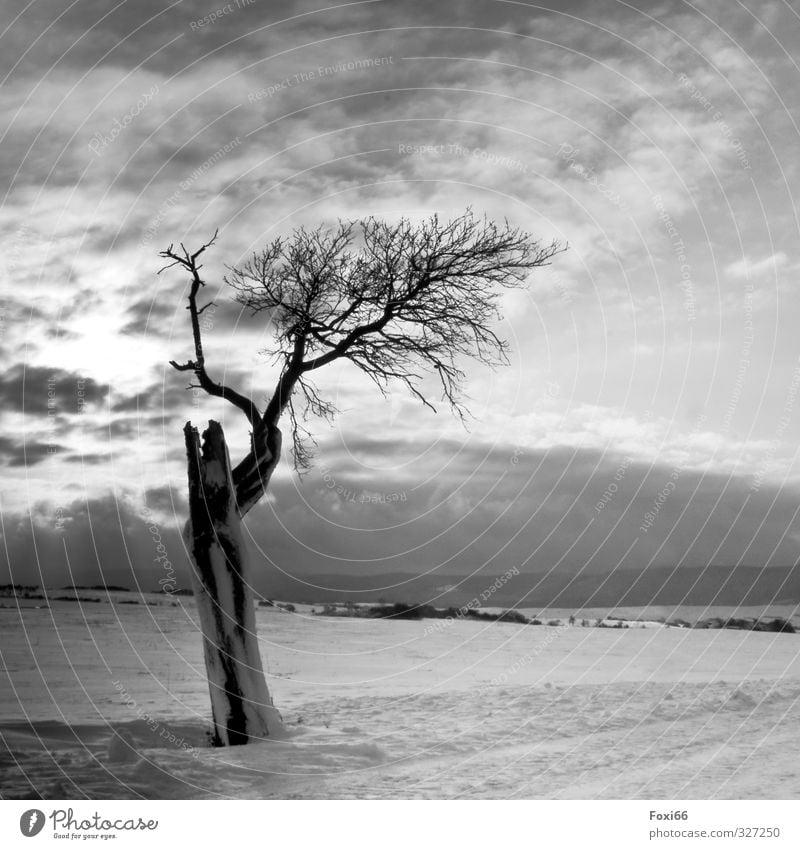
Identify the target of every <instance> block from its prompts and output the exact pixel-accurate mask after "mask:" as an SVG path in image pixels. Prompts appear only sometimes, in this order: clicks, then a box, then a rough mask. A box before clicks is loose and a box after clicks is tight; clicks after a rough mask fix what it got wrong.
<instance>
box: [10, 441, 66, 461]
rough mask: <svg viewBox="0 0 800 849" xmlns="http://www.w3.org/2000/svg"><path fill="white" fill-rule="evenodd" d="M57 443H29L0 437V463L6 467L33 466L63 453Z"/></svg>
mask: <svg viewBox="0 0 800 849" xmlns="http://www.w3.org/2000/svg"><path fill="white" fill-rule="evenodd" d="M63 450H64V446H63V445H58V444H57V443H44V442H31V441H24V440H16V439H12V438H10V437H7V436H0V462H2V463H3V464H4V465H6V466H34V465H36V464H37V463H41V462H42V461H43V460H46V459H47V458H48V457H52V456H53V455H54V454H55V453H57V452H59V451H63Z"/></svg>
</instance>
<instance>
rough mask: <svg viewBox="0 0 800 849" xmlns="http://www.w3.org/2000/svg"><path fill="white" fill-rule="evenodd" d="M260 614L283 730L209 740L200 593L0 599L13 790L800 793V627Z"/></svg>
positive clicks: (6, 783)
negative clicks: (160, 599)
mask: <svg viewBox="0 0 800 849" xmlns="http://www.w3.org/2000/svg"><path fill="white" fill-rule="evenodd" d="M6 603H9V602H8V601H6ZM10 603H11V604H12V605H13V604H14V602H13V601H11V602H10ZM257 615H258V622H259V629H260V637H261V643H262V654H263V656H264V659H265V666H266V668H267V672H268V676H269V682H270V687H271V690H272V693H273V696H274V699H275V703H276V705H277V706H278V707H279V709H280V710H281V711H282V713H283V716H284V719H285V721H286V723H287V736H286V738H285V739H282V740H279V741H275V740H273V741H268V742H264V743H259V744H256V745H252V746H246V747H240V748H235V749H210V748H207V746H206V732H207V729H208V728H209V714H208V693H207V690H206V685H205V682H204V679H203V665H202V659H201V651H200V640H199V637H198V634H197V630H196V626H195V621H194V607H193V603H192V600H191V599H186V600H184V603H183V604H181V605H180V606H178V607H169V606H164V605H163V604H162V605H159V606H150V607H148V606H144V605H122V604H114V605H111V604H107V603H102V604H77V603H70V602H54V603H53V605H52V608H51V609H33V608H28V609H25V610H23V611H21V612H19V611H17V610H16V609H15V608H13V607H10V608H5V609H0V661H1V663H0V732H1V733H2V740H3V741H4V747H3V748H0V796H2V797H3V798H21V797H22V798H25V797H34V798H35V797H37V796H38V795H40V796H42V797H44V798H49V799H75V798H83V797H89V798H138V797H147V798H165V799H168V798H220V797H237V798H268V797H278V798H454V797H458V798H465V797H468V798H541V797H545V798H573V799H574V798H767V799H769V798H797V797H800V763H799V762H798V758H797V746H796V740H797V728H798V725H800V635H791V634H774V633H754V632H745V631H729V630H716V631H710V630H690V629H678V628H663V627H647V628H638V627H635V628H630V629H619V630H617V629H598V628H580V627H573V628H569V627H549V626H538V627H535V626H520V625H514V624H505V623H491V622H487V623H483V622H470V621H456V622H452V623H448V622H445V621H443V620H422V621H410V622H409V621H385V620H371V619H348V618H328V617H320V616H312V615H310V609H309V608H308V607H302V606H299V607H298V611H297V613H294V614H292V613H287V612H284V611H279V610H275V609H270V608H261V609H259V611H258V614H257ZM704 615H706V614H704ZM643 618H645V617H643ZM695 618H697V617H695ZM118 732H119V733H120V734H121V735H122V737H124V738H126V739H127V740H129V741H131V742H132V743H133V745H134V747H135V749H136V752H137V753H138V754H135V755H133V756H131V752H130V749H129V748H128V746H126V745H124V744H121V742H120V740H119V739H117V733H118ZM115 739H116V742H113V740H115Z"/></svg>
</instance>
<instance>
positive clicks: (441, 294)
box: [162, 211, 561, 468]
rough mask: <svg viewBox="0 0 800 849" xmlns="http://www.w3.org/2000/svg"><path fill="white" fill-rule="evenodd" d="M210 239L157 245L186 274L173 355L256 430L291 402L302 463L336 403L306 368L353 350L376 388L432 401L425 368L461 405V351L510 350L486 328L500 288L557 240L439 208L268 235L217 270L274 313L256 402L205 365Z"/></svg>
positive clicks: (446, 397)
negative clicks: (181, 340)
mask: <svg viewBox="0 0 800 849" xmlns="http://www.w3.org/2000/svg"><path fill="white" fill-rule="evenodd" d="M215 239H216V234H215V237H214V238H213V239H212V240H211V241H210V242H209V243H208V244H206V245H203V246H202V247H201V248H200V250H199V251H197V252H195V253H194V254H189V253H188V251H186V249H185V248H183V246H181V247H182V252H181V253H177V252H175V251H174V250H173V247H172V246H170V248H169V249H168V250H167V251H165V252H163V253H162V256H164V257H166V258H168V259H170V260H171V261H172V262H171V263H170V265H175V264H177V265H181V266H183V267H184V268H186V269H187V271H189V273H190V274H191V275H192V289H191V291H190V294H189V310H190V313H191V315H192V328H193V331H194V343H195V358H194V360H191V361H189V362H187V363H185V364H182V365H179V364H178V363H176V362H172V365H173V366H174V367H175V368H177V369H179V370H181V371H192V372H194V373H195V375H196V376H197V379H198V383H199V387H200V388H202V389H204V390H205V391H206V392H208V393H209V394H211V395H215V396H218V397H221V398H224V399H225V400H227V401H230V402H231V403H232V404H234V405H235V406H236V407H238V408H239V409H241V410H242V412H244V414H245V415H246V416H247V418H248V419H249V421H250V423H251V425H252V426H253V427H254V428H255V429H257V430H262V431H269V430H270V428H274V427H277V424H278V421H279V419H280V416H281V414H282V413H283V411H284V410H286V409H287V408H288V412H289V414H290V417H291V424H292V428H291V431H292V437H293V447H294V459H295V464H296V465H297V466H299V467H301V468H302V467H305V466H307V465H308V462H309V459H310V452H309V451H308V447H307V444H306V442H305V438H307V437H308V436H309V434H308V432H307V431H306V430H305V429H304V427H303V425H302V422H303V421H305V420H306V419H307V418H308V417H309V416H311V417H315V416H322V417H326V418H327V417H330V416H331V415H333V414H334V413H335V409H334V407H333V405H332V404H331V403H330V402H329V401H327V400H325V399H323V398H322V397H321V396H320V394H319V393H318V391H317V389H316V387H315V385H314V382H313V380H312V373H313V372H315V371H316V370H318V369H320V368H322V367H323V366H325V365H328V364H329V363H331V362H333V361H334V360H338V359H345V360H349V361H350V362H351V363H353V365H355V366H356V367H357V368H359V369H361V371H363V372H364V373H365V374H366V375H367V376H368V377H370V378H371V379H372V380H373V381H374V382H375V383H376V384H377V386H378V388H379V389H380V391H381V392H384V393H385V392H386V391H387V387H388V385H389V383H390V382H391V381H398V382H399V383H401V384H404V385H405V386H406V387H407V389H408V390H409V391H410V392H411V393H412V394H413V395H415V396H416V397H417V398H419V400H420V401H421V402H422V403H424V404H426V405H427V406H428V407H431V408H432V409H434V403H433V402H432V400H431V398H429V397H428V396H426V395H425V394H423V392H422V390H421V388H420V387H421V384H422V381H423V378H424V377H425V375H426V374H436V375H437V376H438V379H439V382H440V385H441V396H442V399H443V401H445V402H446V403H447V404H448V405H449V406H450V407H451V408H452V409H453V410H454V411H455V412H456V413H457V414H458V415H459V416H463V415H464V413H465V409H464V407H463V405H462V390H463V380H464V372H463V370H462V368H461V366H460V365H459V360H460V359H461V358H463V357H470V358H473V359H476V360H479V361H480V362H482V363H485V364H487V365H491V366H495V365H499V364H502V363H504V362H505V361H506V352H507V343H506V342H505V341H504V340H503V339H501V338H499V337H498V335H497V333H496V331H495V329H494V326H495V324H496V322H497V321H498V320H499V318H500V313H499V311H498V298H499V296H500V292H501V290H502V289H509V288H515V287H520V286H522V285H523V284H524V283H525V280H526V278H527V277H528V274H529V273H530V271H531V270H532V269H534V268H537V267H539V266H543V265H547V264H549V261H550V259H551V258H552V257H553V256H554V255H555V254H556V253H557V252H558V251H559V250H560V249H561V248H560V247H559V246H558V245H557V244H556V243H551V244H547V245H544V246H543V245H540V244H539V243H538V242H536V241H534V240H533V239H532V237H531V236H530V235H529V234H528V233H526V232H524V231H522V230H520V229H519V228H515V227H511V226H509V224H508V222H504V225H503V226H499V225H497V224H495V223H494V222H491V221H488V220H486V219H477V218H475V216H474V215H473V214H472V213H471V212H469V211H468V212H466V213H465V214H464V215H461V216H459V217H458V218H456V219H454V220H452V221H450V222H448V223H442V222H440V220H439V218H438V216H435V215H434V216H433V217H431V218H429V219H427V220H426V221H423V222H422V223H421V224H413V223H412V222H411V221H409V220H407V219H401V220H400V221H398V222H396V223H387V222H385V221H381V220H378V219H375V218H367V219H363V220H361V221H358V222H347V223H344V222H340V223H339V224H338V225H337V226H336V227H334V228H333V229H326V228H323V227H319V228H316V229H313V230H307V229H305V228H300V229H298V230H296V231H295V232H294V233H293V235H292V237H291V238H290V239H282V238H277V239H275V240H274V241H273V242H271V243H270V244H269V245H268V246H267V247H266V248H264V249H263V250H261V251H259V252H257V253H255V254H254V255H253V256H252V257H251V258H250V259H249V260H248V261H247V262H245V263H244V264H243V265H240V266H237V267H235V268H230V269H229V273H228V275H227V276H226V278H225V280H226V282H227V283H228V284H229V285H230V286H231V287H232V288H233V289H234V290H235V292H236V300H237V301H238V303H239V304H241V305H242V306H243V307H244V308H246V309H247V310H248V311H249V312H250V313H251V314H257V313H262V312H263V313H266V314H267V315H268V317H269V320H270V323H271V325H272V329H273V343H272V345H271V346H270V348H269V349H267V351H265V353H267V354H268V355H270V356H271V357H272V358H273V360H274V361H275V362H277V364H279V366H280V377H279V379H278V381H277V384H276V386H275V389H274V391H273V393H272V395H271V398H270V401H269V403H268V404H267V406H266V409H265V410H263V411H261V410H259V408H258V407H257V406H256V404H255V403H254V402H253V401H252V400H251V399H249V398H247V397H245V396H244V395H242V394H241V393H239V392H236V391H235V390H234V389H232V388H231V387H230V386H228V385H223V384H220V383H217V382H215V381H214V380H212V379H211V378H210V377H209V375H208V372H207V370H206V365H205V359H204V356H203V350H202V340H201V337H200V321H199V316H200V314H201V313H202V311H203V309H205V306H204V307H199V306H198V304H197V295H198V292H199V289H200V287H202V286H203V285H204V283H203V281H202V280H201V278H200V275H199V270H200V268H201V266H200V265H199V264H198V262H197V260H198V258H199V257H200V255H201V254H202V253H203V252H204V251H205V250H206V249H207V248H208V247H210V246H211V245H212V244H213V243H214V241H215ZM167 267H169V266H167ZM206 306H208V305H206ZM295 392H296V393H297V394H296V398H293V393H295ZM298 400H299V404H298V403H297V401H298Z"/></svg>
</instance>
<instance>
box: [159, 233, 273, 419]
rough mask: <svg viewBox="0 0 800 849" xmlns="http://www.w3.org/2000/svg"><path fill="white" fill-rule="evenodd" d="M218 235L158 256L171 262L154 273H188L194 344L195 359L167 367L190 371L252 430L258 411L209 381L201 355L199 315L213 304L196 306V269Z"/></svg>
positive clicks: (198, 282)
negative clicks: (192, 248) (191, 248)
mask: <svg viewBox="0 0 800 849" xmlns="http://www.w3.org/2000/svg"><path fill="white" fill-rule="evenodd" d="M218 233H219V231H215V233H214V235H213V236H212V238H211V239H210V240H209V241H208V242H206V243H205V244H204V245H202V246H201V247H200V249H199V250H197V251H195V252H194V253H192V254H190V253H189V251H188V250H187V249H186V247H185V246H184V245H183V244H181V251H182V253H178V252H177V251H175V249H174V247H173V245H170V246H169V247H168V248H167V250H165V251H162V252H161V253H160V254H159V256H161V257H163V258H164V259H169V260H172V262H170V263H168V264H167V265H165V266H164V267H163V268H162V269H161V270H160V271H159V272H158V273H159V274H161V272H163V271H166V270H167V269H168V268H174V267H175V266H180V267H181V268H183V269H185V270H186V271H188V272H189V274H190V276H191V285H190V287H189V295H188V302H189V303H188V305H187V307H186V308H187V309H188V310H189V315H190V317H191V322H192V338H193V340H194V354H195V359H194V360H189V361H188V362H186V363H184V364H183V365H180V364H178V363H177V362H176V361H175V360H170V365H171V366H172V367H173V368H174V369H176V370H177V371H193V372H194V373H195V375H196V377H197V380H198V382H199V386H200V388H201V389H203V390H204V391H205V392H207V393H208V394H209V395H213V396H215V397H217V398H223V399H224V400H225V401H228V402H229V403H231V404H233V406H234V407H237V408H238V409H239V410H241V411H242V412H243V413H244V414H245V416H247V419H248V421H249V422H250V424H251V425H253V427H255V426H256V425H257V424H258V422H259V420H260V418H261V414H260V413H259V410H258V407H256V405H255V404H254V403H253V402H252V401H251V400H250V399H249V398H247V397H246V396H245V395H242V394H241V393H239V392H237V391H236V390H235V389H232V388H231V387H230V386H225V385H224V384H221V383H217V382H216V381H214V380H212V379H211V378H210V377H209V375H208V372H207V371H206V364H205V355H204V353H203V339H202V334H201V329H200V316H201V315H202V314H203V312H204V311H205V310H207V309H208V307H209V306H211V305H212V304H213V303H214V302H213V301H209V303H207V304H205V306H203V307H200V308H199V309H198V306H197V295H198V293H199V291H200V289H201V288H202V287H203V286H205V283H204V282H203V280H202V279H201V277H200V269H201V268H202V265H199V264H198V262H197V260H198V259H199V257H200V256H202V254H203V253H204V252H205V250H206V249H207V248H210V247H211V246H212V245H213V244H214V242H215V241H216V240H217V235H218Z"/></svg>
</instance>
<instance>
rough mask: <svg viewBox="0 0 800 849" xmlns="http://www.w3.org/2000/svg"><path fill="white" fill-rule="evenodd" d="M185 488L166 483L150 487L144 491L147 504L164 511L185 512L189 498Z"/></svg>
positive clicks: (168, 512)
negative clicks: (177, 487)
mask: <svg viewBox="0 0 800 849" xmlns="http://www.w3.org/2000/svg"><path fill="white" fill-rule="evenodd" d="M184 489H185V487H184V488H183V489H176V488H175V487H172V486H169V485H165V486H158V487H153V488H151V489H148V490H146V491H145V493H144V500H145V504H146V505H147V506H148V507H149V508H151V509H152V510H159V511H161V512H162V513H167V514H170V513H175V512H183V511H185V510H186V505H187V503H188V499H187V497H186V494H185V492H184Z"/></svg>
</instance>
